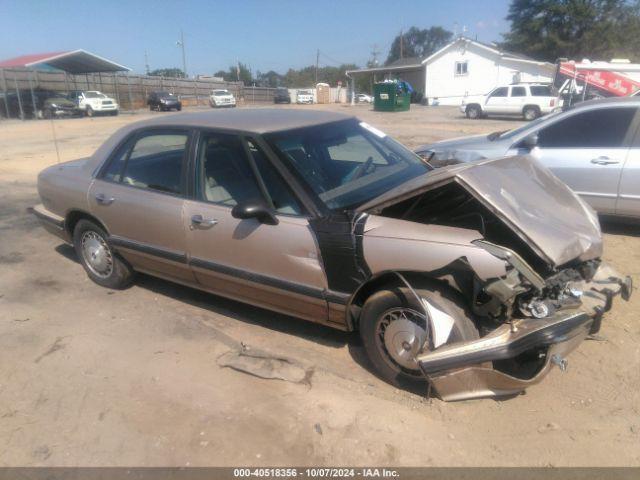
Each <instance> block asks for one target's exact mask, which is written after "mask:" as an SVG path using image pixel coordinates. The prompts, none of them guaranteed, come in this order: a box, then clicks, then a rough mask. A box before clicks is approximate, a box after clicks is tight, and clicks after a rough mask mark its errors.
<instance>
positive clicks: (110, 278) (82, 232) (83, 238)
mask: <svg viewBox="0 0 640 480" xmlns="http://www.w3.org/2000/svg"><path fill="white" fill-rule="evenodd" d="M107 239H108V235H107V234H106V232H105V231H104V230H103V229H102V228H100V227H99V226H98V225H96V224H95V223H93V222H91V221H89V220H80V221H78V223H77V224H76V226H75V228H74V229H73V246H74V248H75V250H76V254H77V255H78V260H80V263H81V264H82V266H83V267H84V270H85V271H86V272H87V275H88V276H89V278H90V279H91V280H93V281H94V282H95V283H97V284H98V285H100V286H102V287H107V288H113V289H118V290H120V289H123V288H126V287H128V286H129V285H131V282H132V281H133V278H134V276H135V272H134V271H133V269H132V268H131V266H130V265H129V264H128V263H127V262H126V261H125V260H124V259H122V258H120V256H119V255H118V254H117V253H116V252H114V251H113V249H112V248H111V245H109V242H108V240H107ZM90 241H92V242H94V243H95V242H97V243H98V244H101V247H102V248H103V249H104V250H103V251H104V252H105V257H106V258H108V260H107V262H106V263H107V264H110V268H105V269H103V270H98V269H96V268H95V267H93V266H91V265H90V264H89V263H88V262H89V261H88V259H87V257H86V256H85V252H86V250H85V249H84V248H83V242H90ZM86 254H87V255H89V254H88V253H86Z"/></svg>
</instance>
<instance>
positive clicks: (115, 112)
mask: <svg viewBox="0 0 640 480" xmlns="http://www.w3.org/2000/svg"><path fill="white" fill-rule="evenodd" d="M118 113H120V112H119V111H118V110H114V111H113V112H111V116H112V117H117V116H118Z"/></svg>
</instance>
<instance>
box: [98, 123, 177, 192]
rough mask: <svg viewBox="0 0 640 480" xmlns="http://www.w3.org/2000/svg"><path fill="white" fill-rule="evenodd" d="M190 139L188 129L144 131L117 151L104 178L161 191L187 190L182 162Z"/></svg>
mask: <svg viewBox="0 0 640 480" xmlns="http://www.w3.org/2000/svg"><path fill="white" fill-rule="evenodd" d="M188 140H189V135H188V134H187V133H186V132H157V133H156V132H154V133H148V134H143V136H141V137H138V138H136V139H134V140H132V141H130V142H129V143H127V144H126V145H125V146H124V147H123V148H122V149H121V151H118V152H117V153H116V155H115V156H114V157H113V159H112V160H111V162H110V164H109V165H108V166H107V168H106V169H105V171H104V173H103V176H102V178H103V179H104V180H109V181H112V182H119V183H124V184H126V185H131V186H133V187H138V188H144V189H148V190H155V191H158V192H165V193H171V194H174V195H180V194H183V193H184V189H183V185H184V182H183V181H182V178H183V175H182V166H183V161H184V156H185V152H186V146H187V141H188Z"/></svg>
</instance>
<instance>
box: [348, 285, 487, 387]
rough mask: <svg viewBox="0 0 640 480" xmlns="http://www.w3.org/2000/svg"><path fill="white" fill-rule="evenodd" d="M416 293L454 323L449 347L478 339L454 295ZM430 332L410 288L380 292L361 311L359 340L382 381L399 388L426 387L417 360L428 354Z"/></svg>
mask: <svg viewBox="0 0 640 480" xmlns="http://www.w3.org/2000/svg"><path fill="white" fill-rule="evenodd" d="M416 292H417V293H418V295H419V296H420V297H422V298H424V299H426V300H427V301H428V302H429V303H430V304H431V305H433V306H434V307H435V308H437V309H438V310H441V311H442V312H445V313H446V314H448V315H450V316H451V317H452V318H453V319H454V320H455V323H454V326H453V329H452V331H451V334H450V336H449V339H448V341H447V344H449V343H456V342H462V341H468V340H473V339H477V338H479V335H478V330H477V328H476V327H475V325H474V323H473V321H472V317H471V314H470V313H469V312H468V311H467V310H466V309H465V307H464V303H463V302H462V300H461V299H460V298H459V296H458V295H457V294H456V293H455V292H453V291H450V290H447V289H442V288H440V289H436V288H428V289H420V290H417V291H416ZM428 332H429V328H428V325H427V319H426V317H425V314H424V309H423V307H422V306H421V305H420V303H419V302H418V300H417V299H416V298H415V296H414V295H413V294H412V293H411V291H410V290H409V289H407V288H395V289H391V290H381V291H379V292H377V293H375V294H373V295H372V296H371V297H369V298H368V299H367V301H366V302H365V304H364V306H363V308H362V313H361V316H360V337H361V339H362V343H363V344H364V348H365V351H366V352H367V356H368V357H369V360H371V363H372V364H373V366H374V367H375V370H376V372H377V373H378V374H379V375H380V376H381V377H382V379H384V380H385V381H387V382H389V383H390V384H392V385H395V386H396V387H401V388H404V387H410V388H411V387H414V388H415V387H420V386H421V385H424V384H426V378H425V377H424V375H423V373H422V371H421V370H420V367H419V366H418V364H417V362H416V360H415V358H416V355H418V354H419V353H421V352H424V351H428V348H429V347H428V345H429V344H430V341H429V338H428V337H429V333H428ZM423 346H424V349H423Z"/></svg>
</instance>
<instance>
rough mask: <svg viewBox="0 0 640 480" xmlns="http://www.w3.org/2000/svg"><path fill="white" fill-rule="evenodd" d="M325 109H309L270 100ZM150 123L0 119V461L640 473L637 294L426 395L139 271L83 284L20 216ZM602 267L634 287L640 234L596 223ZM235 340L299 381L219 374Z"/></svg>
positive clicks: (447, 128) (402, 129) (500, 123)
mask: <svg viewBox="0 0 640 480" xmlns="http://www.w3.org/2000/svg"><path fill="white" fill-rule="evenodd" d="M280 108H322V107H318V106H316V107H286V106H285V107H280ZM324 108H330V109H335V110H339V111H341V112H345V113H353V114H356V115H357V116H359V117H360V118H362V119H363V120H365V121H367V122H369V123H370V124H372V125H374V126H375V127H377V128H379V129H381V130H383V131H385V132H387V133H389V134H391V135H393V136H395V137H396V138H398V139H399V140H401V141H402V142H404V143H405V144H407V145H409V146H411V147H413V146H417V145H419V144H421V143H426V142H429V141H433V140H436V139H441V138H448V137H454V136H460V135H466V134H471V133H477V132H487V133H488V132H492V131H495V130H504V129H508V128H513V127H515V126H517V125H519V124H520V122H518V121H513V120H510V121H509V120H481V121H470V120H466V119H464V118H462V117H461V116H460V115H459V114H458V113H457V112H456V110H455V109H450V108H444V107H436V108H434V107H414V108H412V110H411V111H410V112H403V113H395V114H391V113H377V112H373V111H371V109H370V107H368V106H356V107H347V106H326V107H324ZM149 115H173V114H172V113H149V112H144V113H143V112H139V113H138V114H135V115H132V114H123V115H120V116H118V117H105V118H93V119H89V118H85V119H70V120H60V121H55V122H53V127H52V122H48V121H37V122H33V121H32V122H18V121H0V466H18V465H20V466H33V465H46V466H54V465H56V466H76V465H80V466H114V465H119V466H184V465H192V466H211V465H226V466H243V465H264V466H267V465H268V466H276V465H277V466H283V465H351V466H359V465H360V466H361V465H396V466H400V465H401V466H453V465H459V466H481V465H482V466H548V465H554V466H596V465H600V466H604V465H606V466H623V465H635V466H638V465H640V411H639V409H640V388H639V385H640V347H639V340H640V326H639V323H638V310H639V308H640V295H638V293H637V292H636V295H635V297H634V298H632V301H631V302H629V303H624V302H621V301H618V302H616V305H615V308H614V310H613V311H612V312H611V313H609V314H608V315H606V318H605V320H604V324H603V328H602V330H601V335H600V337H599V339H598V340H596V341H586V342H584V343H583V344H582V345H581V346H580V347H579V349H578V350H577V351H576V352H574V353H573V354H572V355H571V356H570V357H569V369H568V371H567V372H566V373H561V372H560V371H559V370H558V369H555V370H553V371H552V373H551V374H550V375H549V376H548V378H547V379H546V380H545V381H544V382H543V383H542V384H540V385H538V386H535V387H533V388H531V389H530V390H528V391H527V393H526V394H524V395H520V396H517V397H514V398H511V399H506V400H501V401H495V400H476V401H468V402H460V403H444V402H441V401H439V400H432V401H426V400H425V399H424V398H423V397H421V396H420V395H418V394H414V393H409V392H406V391H400V390H397V389H395V388H393V387H391V386H389V385H387V384H385V383H383V382H382V381H380V380H379V379H377V378H376V377H375V376H374V375H373V374H371V373H370V371H369V370H368V368H369V367H368V365H367V362H366V360H365V359H364V357H363V352H362V349H361V346H360V344H359V342H358V340H357V337H356V336H355V335H352V334H345V333H341V332H338V331H333V330H330V329H328V328H325V327H322V326H317V325H313V324H309V323H306V322H304V321H302V320H297V319H293V318H289V317H285V316H282V315H278V314H274V313H270V312H268V311H264V310H261V309H257V308H253V307H249V306H246V305H242V304H239V303H236V302H233V301H229V300H225V299H222V298H219V297H215V296H212V295H207V294H203V293H200V292H197V291H195V290H191V289H188V288H184V287H180V286H176V285H174V284H171V283H168V282H165V281H161V280H157V279H153V278H150V277H146V276H140V277H139V278H138V280H137V282H136V283H135V285H134V286H133V287H131V288H129V289H128V290H125V291H110V290H107V289H104V288H101V287H99V286H97V285H95V284H93V283H92V282H91V281H90V280H89V279H88V278H87V276H86V275H85V273H84V271H83V270H82V267H81V266H80V265H79V264H78V263H77V261H76V259H75V255H74V252H73V250H72V249H71V248H70V247H68V246H66V245H63V244H61V243H60V241H58V240H57V239H56V238H54V237H53V236H51V235H49V234H47V233H46V232H45V231H44V230H43V229H42V228H40V227H39V226H38V223H37V221H36V220H35V219H34V218H33V217H32V216H30V215H29V214H27V213H26V208H27V207H28V206H30V205H33V204H35V203H37V193H36V175H37V173H38V172H39V171H40V170H41V169H43V168H44V167H46V166H48V165H51V164H54V163H56V161H57V156H56V149H55V146H54V143H53V142H52V138H53V135H54V130H53V129H52V128H55V136H56V137H57V139H58V149H59V156H60V160H61V161H66V160H72V159H74V158H78V157H82V156H87V155H90V154H91V153H92V152H93V151H94V149H95V148H96V147H98V145H99V144H100V143H101V142H102V141H103V140H105V139H106V138H107V137H108V136H109V135H110V134H111V133H112V132H114V131H115V130H116V129H117V128H118V127H120V126H121V125H124V124H126V123H129V122H134V121H137V120H140V119H143V118H146V117H148V116H149ZM605 232H606V235H605V238H606V240H605V255H604V257H605V259H606V260H608V261H610V262H611V263H612V264H613V265H614V266H615V267H616V268H617V269H619V270H620V271H621V272H624V273H625V274H630V275H632V276H633V277H634V281H635V283H636V284H640V227H624V226H619V225H607V226H606V227H605ZM241 344H245V345H248V346H250V348H252V349H254V350H255V349H259V350H263V351H266V352H269V353H271V354H274V355H276V356H278V357H287V358H290V359H292V360H293V361H295V362H298V364H299V365H300V368H301V369H302V371H303V372H304V374H305V375H306V378H307V380H308V381H303V382H298V383H294V382H290V381H282V380H264V379H260V378H257V377H254V376H250V375H247V374H245V373H241V372H238V371H236V370H233V369H230V368H225V367H221V366H220V365H219V363H218V362H219V357H220V356H221V355H224V354H225V353H227V352H229V351H234V350H236V349H238V348H240V345H241Z"/></svg>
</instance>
